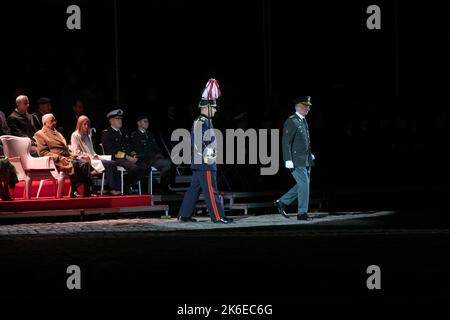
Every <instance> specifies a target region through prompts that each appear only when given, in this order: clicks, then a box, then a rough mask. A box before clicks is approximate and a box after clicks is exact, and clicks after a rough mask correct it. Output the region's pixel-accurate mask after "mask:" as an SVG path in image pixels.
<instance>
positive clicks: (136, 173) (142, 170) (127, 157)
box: [102, 109, 149, 193]
mask: <svg viewBox="0 0 450 320" xmlns="http://www.w3.org/2000/svg"><path fill="white" fill-rule="evenodd" d="M122 115H123V111H122V110H121V109H116V110H113V111H111V112H109V113H108V114H107V115H106V117H107V118H108V120H109V123H110V125H111V126H110V127H109V128H108V129H106V130H104V131H103V134H102V144H103V149H104V151H105V154H108V155H111V156H112V160H114V161H115V162H116V164H117V165H118V166H121V167H124V168H125V169H126V170H127V172H128V174H127V176H126V177H127V185H128V187H129V188H131V187H133V186H134V185H135V184H136V183H137V182H138V181H139V179H140V178H141V177H143V176H147V175H148V173H149V166H148V165H146V164H145V163H144V162H142V161H138V160H139V159H138V157H137V156H136V152H135V151H134V150H133V148H132V144H131V140H130V137H129V136H128V134H126V133H125V132H122V131H121V128H122ZM125 190H127V191H128V188H125ZM130 192H132V191H128V193H130Z"/></svg>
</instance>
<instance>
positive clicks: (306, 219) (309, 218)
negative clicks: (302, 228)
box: [297, 213, 312, 221]
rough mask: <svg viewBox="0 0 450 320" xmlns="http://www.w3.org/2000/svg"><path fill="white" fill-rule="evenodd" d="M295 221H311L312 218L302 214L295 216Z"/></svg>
mask: <svg viewBox="0 0 450 320" xmlns="http://www.w3.org/2000/svg"><path fill="white" fill-rule="evenodd" d="M297 220H303V221H311V220H312V218H311V217H310V216H308V214H307V213H302V214H298V215H297Z"/></svg>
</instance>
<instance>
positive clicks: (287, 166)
mask: <svg viewBox="0 0 450 320" xmlns="http://www.w3.org/2000/svg"><path fill="white" fill-rule="evenodd" d="M285 166H286V168H288V169H294V163H293V162H292V161H290V160H289V161H286V164H285Z"/></svg>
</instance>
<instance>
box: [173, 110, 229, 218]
mask: <svg viewBox="0 0 450 320" xmlns="http://www.w3.org/2000/svg"><path fill="white" fill-rule="evenodd" d="M208 129H214V128H213V126H212V122H211V121H209V120H208V118H207V117H205V116H203V115H199V116H198V117H197V118H196V119H195V120H194V123H193V125H192V129H191V146H192V149H191V151H192V162H191V169H192V181H191V185H190V187H189V189H188V190H187V191H186V194H185V195H184V199H183V203H182V204H181V207H180V211H179V213H178V216H179V217H184V218H189V217H191V216H192V213H193V211H194V208H195V204H196V203H197V200H198V198H199V196H200V192H202V193H203V195H204V196H205V201H206V205H207V207H208V211H209V214H210V216H211V220H212V221H219V220H220V219H222V218H224V217H225V214H224V211H223V207H222V203H221V201H220V198H219V193H218V191H217V181H216V173H217V165H216V162H215V160H214V161H211V162H210V163H207V161H208V159H205V158H207V157H205V156H204V155H205V148H206V147H211V148H214V149H215V137H214V135H213V134H211V137H210V138H209V139H202V137H204V136H205V132H206V131H207V130H208ZM210 132H211V133H212V131H210Z"/></svg>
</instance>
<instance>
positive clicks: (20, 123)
mask: <svg viewBox="0 0 450 320" xmlns="http://www.w3.org/2000/svg"><path fill="white" fill-rule="evenodd" d="M16 106H17V108H16V109H15V110H14V111H13V112H12V113H11V114H10V115H9V116H8V126H9V129H10V131H11V135H13V136H17V137H28V138H30V139H31V151H30V153H31V155H32V156H33V157H38V156H39V155H38V152H37V148H36V142H35V141H34V138H33V136H34V134H35V132H36V131H37V130H38V129H41V128H36V126H35V122H34V120H33V116H32V115H31V114H29V113H28V108H29V107H30V101H29V100H28V97H27V96H24V95H20V96H18V97H17V98H16Z"/></svg>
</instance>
